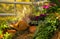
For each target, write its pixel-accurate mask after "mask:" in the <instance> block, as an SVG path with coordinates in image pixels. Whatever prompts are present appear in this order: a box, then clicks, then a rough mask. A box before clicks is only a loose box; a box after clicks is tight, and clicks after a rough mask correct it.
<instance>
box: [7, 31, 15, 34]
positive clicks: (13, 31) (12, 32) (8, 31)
mask: <svg viewBox="0 0 60 39" xmlns="http://www.w3.org/2000/svg"><path fill="white" fill-rule="evenodd" d="M7 32H8V33H12V34H13V33H16V30H7Z"/></svg>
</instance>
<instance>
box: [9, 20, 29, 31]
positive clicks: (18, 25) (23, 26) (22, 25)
mask: <svg viewBox="0 0 60 39" xmlns="http://www.w3.org/2000/svg"><path fill="white" fill-rule="evenodd" d="M10 26H11V27H12V28H14V29H16V30H18V31H22V30H26V29H27V28H28V27H29V25H28V24H27V23H26V22H25V21H18V22H17V23H16V24H11V25H10Z"/></svg>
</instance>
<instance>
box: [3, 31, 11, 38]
mask: <svg viewBox="0 0 60 39" xmlns="http://www.w3.org/2000/svg"><path fill="white" fill-rule="evenodd" d="M3 39H12V35H11V34H9V33H8V32H6V34H4V37H3Z"/></svg>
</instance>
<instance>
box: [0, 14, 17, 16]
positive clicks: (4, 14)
mask: <svg viewBox="0 0 60 39" xmlns="http://www.w3.org/2000/svg"><path fill="white" fill-rule="evenodd" d="M15 15H16V14H15V13H13V14H12V13H0V16H15Z"/></svg>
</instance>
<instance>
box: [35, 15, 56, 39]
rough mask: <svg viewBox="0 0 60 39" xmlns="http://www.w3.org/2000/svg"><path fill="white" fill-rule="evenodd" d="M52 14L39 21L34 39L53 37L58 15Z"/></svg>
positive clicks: (49, 38)
mask: <svg viewBox="0 0 60 39" xmlns="http://www.w3.org/2000/svg"><path fill="white" fill-rule="evenodd" d="M52 15H53V14H50V15H49V16H47V17H46V18H45V20H44V21H39V25H38V27H37V31H36V33H35V35H34V39H51V37H52V35H53V32H54V31H55V30H56V27H57V26H56V22H57V19H56V17H55V16H54V15H53V16H52Z"/></svg>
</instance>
